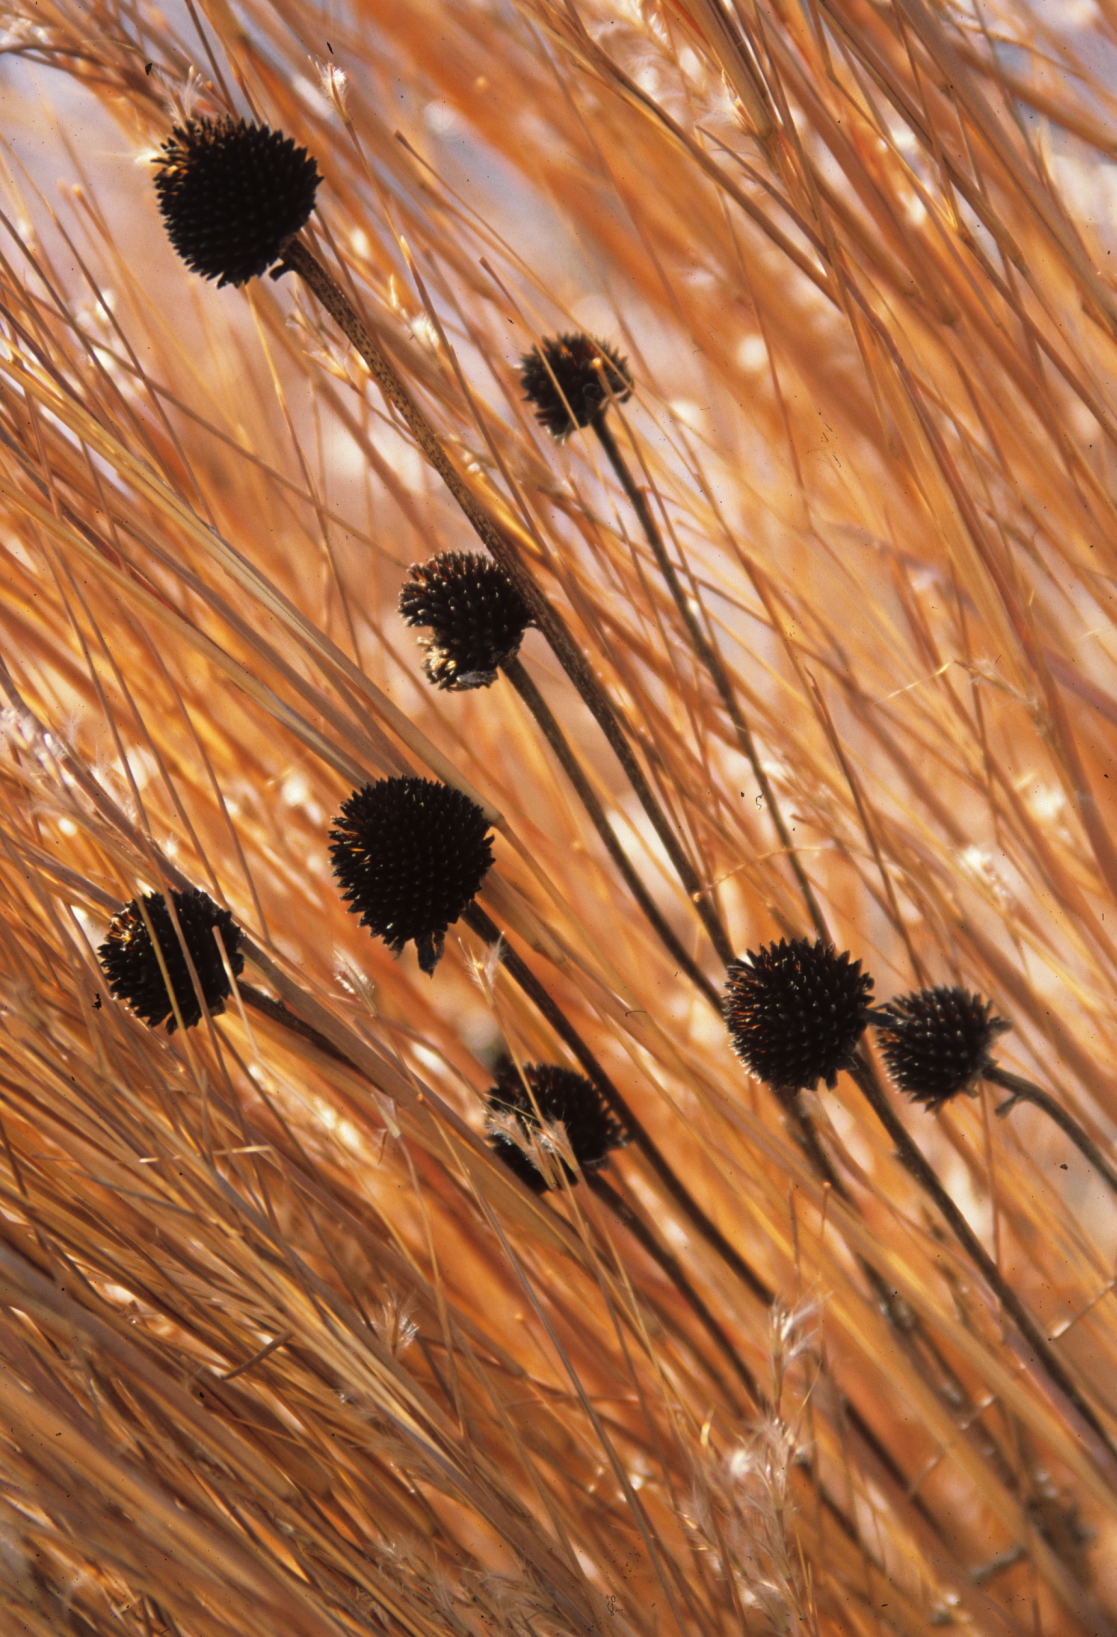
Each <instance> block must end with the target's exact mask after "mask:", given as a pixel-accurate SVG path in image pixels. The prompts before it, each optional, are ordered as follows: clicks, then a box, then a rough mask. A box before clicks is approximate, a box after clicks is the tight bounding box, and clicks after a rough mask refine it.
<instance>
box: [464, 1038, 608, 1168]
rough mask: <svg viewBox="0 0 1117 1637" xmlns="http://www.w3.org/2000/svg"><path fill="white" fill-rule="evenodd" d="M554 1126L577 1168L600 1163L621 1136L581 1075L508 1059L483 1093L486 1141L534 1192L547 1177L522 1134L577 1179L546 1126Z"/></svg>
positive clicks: (589, 1084)
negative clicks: (562, 1135)
mask: <svg viewBox="0 0 1117 1637" xmlns="http://www.w3.org/2000/svg"><path fill="white" fill-rule="evenodd" d="M554 1126H561V1127H562V1129H563V1132H564V1133H565V1136H566V1142H567V1143H568V1144H569V1147H570V1152H571V1153H572V1154H573V1156H574V1158H575V1159H576V1160H577V1162H578V1164H579V1166H580V1167H581V1168H582V1170H583V1171H593V1170H596V1169H597V1168H598V1167H599V1166H602V1165H604V1164H605V1162H606V1160H607V1159H608V1157H609V1153H610V1151H611V1150H612V1149H614V1148H619V1147H621V1146H622V1145H623V1143H624V1142H625V1140H626V1139H625V1135H624V1131H623V1129H622V1127H621V1126H620V1124H619V1122H618V1121H617V1120H616V1118H615V1117H614V1115H613V1114H612V1113H611V1112H610V1110H609V1109H608V1107H607V1106H606V1104H605V1103H604V1101H603V1100H602V1097H601V1093H600V1092H599V1091H598V1089H597V1087H596V1086H595V1085H593V1084H592V1082H591V1081H589V1080H587V1079H585V1077H584V1076H583V1075H581V1074H575V1073H574V1071H573V1069H564V1068H559V1067H557V1066H556V1065H555V1064H553V1063H525V1064H524V1065H523V1069H522V1073H521V1071H520V1070H518V1069H517V1068H516V1065H515V1064H514V1063H510V1062H505V1063H503V1064H502V1065H501V1067H500V1069H499V1070H498V1074H497V1083H496V1085H495V1086H493V1087H492V1089H491V1090H490V1092H489V1122H488V1136H489V1142H490V1143H491V1145H492V1147H493V1149H494V1151H495V1152H496V1153H497V1154H498V1155H499V1156H500V1158H501V1159H502V1160H503V1161H504V1163H505V1165H507V1166H508V1168H509V1169H510V1170H512V1171H515V1173H516V1175H517V1176H518V1177H519V1178H520V1180H521V1182H525V1183H526V1184H527V1186H528V1187H529V1188H531V1189H532V1190H533V1191H534V1192H535V1193H537V1194H542V1193H545V1192H546V1190H547V1189H548V1188H549V1187H550V1186H551V1182H550V1179H549V1178H548V1177H547V1176H546V1175H545V1174H544V1173H543V1171H541V1170H540V1168H539V1166H538V1165H536V1164H535V1162H534V1160H533V1159H532V1158H531V1155H530V1154H529V1153H528V1152H527V1151H526V1150H525V1147H524V1141H526V1140H527V1139H531V1140H532V1141H534V1142H535V1143H537V1144H538V1146H539V1147H540V1148H541V1149H542V1150H543V1151H544V1152H545V1153H547V1154H549V1155H552V1156H553V1158H554V1161H555V1164H556V1165H561V1167H562V1170H563V1173H564V1174H565V1176H566V1179H567V1181H568V1182H571V1183H575V1182H577V1180H578V1176H577V1173H576V1172H574V1171H572V1170H571V1168H570V1166H569V1165H568V1164H567V1163H566V1162H565V1161H564V1160H562V1159H561V1157H560V1154H559V1149H558V1145H557V1144H556V1142H555V1139H554V1136H553V1134H552V1133H551V1132H550V1131H549V1130H548V1128H549V1127H554ZM510 1127H513V1128H515V1129H510ZM517 1138H521V1139H523V1140H524V1141H518V1140H517Z"/></svg>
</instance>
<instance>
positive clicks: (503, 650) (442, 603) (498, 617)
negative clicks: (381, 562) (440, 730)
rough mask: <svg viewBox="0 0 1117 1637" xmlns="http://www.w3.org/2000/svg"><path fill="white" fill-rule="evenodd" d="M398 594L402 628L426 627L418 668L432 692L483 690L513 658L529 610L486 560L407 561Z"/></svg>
mask: <svg viewBox="0 0 1117 1637" xmlns="http://www.w3.org/2000/svg"><path fill="white" fill-rule="evenodd" d="M408 575H409V578H408V580H407V581H406V583H405V584H404V587H403V589H402V591H401V592H400V594H399V611H400V613H401V614H402V615H403V617H404V619H405V620H406V622H407V624H408V625H414V626H428V627H429V628H430V633H431V634H430V636H429V637H427V638H425V639H424V640H423V646H424V648H425V649H426V658H425V660H424V661H423V669H424V671H425V672H426V673H427V676H428V678H429V679H430V681H431V682H433V683H434V685H435V687H436V688H454V689H464V688H487V687H488V686H489V685H490V683H492V682H495V681H496V674H497V671H498V670H499V669H500V667H501V666H502V665H504V664H505V663H506V662H507V661H508V660H510V659H515V657H516V655H517V653H518V652H519V648H520V643H521V641H522V640H523V635H524V631H525V630H526V629H527V627H528V626H529V625H530V624H531V609H530V608H529V607H528V605H527V603H526V602H525V601H524V599H523V597H522V596H521V595H520V593H519V592H518V591H517V589H516V587H515V586H514V585H513V584H512V581H511V580H510V579H509V578H508V576H507V574H506V573H505V572H504V570H503V569H502V568H501V566H500V564H499V563H494V561H493V560H492V558H491V557H485V556H483V555H482V553H480V552H467V551H444V552H441V553H440V554H439V555H438V556H437V557H432V558H431V559H430V561H429V562H426V563H412V565H411V567H410V569H409V570H408Z"/></svg>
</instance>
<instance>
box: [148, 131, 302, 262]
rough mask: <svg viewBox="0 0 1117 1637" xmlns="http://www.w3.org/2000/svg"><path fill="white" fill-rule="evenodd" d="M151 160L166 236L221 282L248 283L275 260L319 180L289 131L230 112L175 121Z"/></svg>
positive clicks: (186, 257) (298, 225)
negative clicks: (222, 114)
mask: <svg viewBox="0 0 1117 1637" xmlns="http://www.w3.org/2000/svg"><path fill="white" fill-rule="evenodd" d="M155 163H156V166H157V167H158V169H157V172H156V176H155V191H156V193H157V195H158V197H159V210H160V213H161V215H162V217H163V223H164V226H165V227H166V229H167V234H168V236H169V238H170V241H171V243H172V244H173V245H174V247H175V249H176V250H177V251H178V253H179V255H180V256H181V257H182V259H183V261H184V262H185V263H186V265H187V267H189V268H191V270H192V271H193V272H195V273H200V274H201V275H202V277H203V278H207V279H216V280H217V282H218V284H219V285H221V284H247V282H248V280H249V279H253V278H257V277H259V275H260V274H261V273H266V272H267V270H268V268H269V267H271V266H272V264H273V263H274V262H277V261H278V260H279V258H280V256H281V255H282V254H283V251H284V249H285V248H286V245H287V243H288V241H289V240H291V239H293V238H294V236H295V234H296V233H297V232H298V231H299V229H300V228H301V227H303V226H305V224H306V222H307V220H308V218H309V216H310V213H311V211H312V210H313V209H314V195H315V193H316V192H317V189H318V184H319V182H320V181H321V177H320V176H319V174H318V166H317V165H316V164H315V162H314V160H313V159H312V158H311V156H310V155H309V154H308V153H307V151H306V149H305V148H300V147H299V146H298V144H297V143H296V142H295V141H294V140H293V139H292V138H291V137H289V136H284V135H283V133H282V132H281V131H272V130H269V128H268V127H267V126H266V125H254V124H252V123H250V122H249V121H248V120H244V119H233V118H231V117H229V116H226V117H224V118H222V119H191V120H188V121H187V123H186V124H185V125H176V126H175V128H174V130H173V131H172V132H171V134H170V136H169V137H168V138H167V140H166V142H164V144H163V151H162V153H161V154H160V156H159V158H158V159H157V160H156V161H155Z"/></svg>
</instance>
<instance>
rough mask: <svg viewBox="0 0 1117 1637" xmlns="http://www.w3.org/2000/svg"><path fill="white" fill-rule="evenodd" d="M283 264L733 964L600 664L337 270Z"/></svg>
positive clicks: (310, 263)
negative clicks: (554, 672)
mask: <svg viewBox="0 0 1117 1637" xmlns="http://www.w3.org/2000/svg"><path fill="white" fill-rule="evenodd" d="M280 267H281V269H282V270H283V271H288V270H289V271H291V272H295V273H298V275H299V277H300V278H302V279H303V280H304V282H305V283H306V284H307V285H308V286H309V288H310V289H311V290H312V291H313V293H314V294H315V296H317V298H318V299H319V301H321V303H322V305H323V306H324V307H325V309H326V311H327V312H328V313H329V314H330V316H331V318H333V320H334V322H335V323H336V324H337V326H338V328H339V329H340V330H341V331H342V333H343V334H344V335H345V337H346V338H347V340H348V341H349V342H351V344H352V345H353V346H354V347H355V348H356V350H357V351H358V352H359V353H360V355H361V357H362V358H363V359H364V361H365V363H366V364H367V365H368V368H369V371H370V373H371V375H372V377H373V379H374V380H375V382H376V384H377V386H378V387H379V388H380V390H381V392H382V393H383V394H384V396H385V398H386V399H387V400H388V402H389V403H390V404H391V405H392V407H393V408H394V409H395V410H396V411H397V412H398V413H399V415H400V417H401V419H402V420H403V421H404V423H405V424H406V426H407V427H408V429H409V431H410V432H411V433H412V435H413V436H414V438H415V440H416V442H417V443H418V445H419V447H420V449H421V450H422V452H423V454H424V455H425V456H426V458H427V460H428V461H429V462H430V464H431V466H432V467H433V468H434V470H435V471H436V472H437V473H438V475H439V477H441V479H442V481H443V482H444V483H445V484H446V487H447V488H448V489H449V491H450V493H451V494H452V495H453V497H454V499H455V500H456V501H457V503H458V505H459V507H460V508H461V510H462V512H463V513H464V514H465V517H466V518H467V519H468V521H469V523H470V524H471V525H472V527H473V529H474V532H475V533H476V535H477V537H478V539H479V540H480V541H481V543H482V545H484V546H485V547H486V549H487V550H488V551H489V552H490V553H491V555H492V556H493V557H494V558H495V560H496V561H497V562H498V563H499V564H500V566H501V568H502V569H503V570H504V572H505V573H506V574H507V575H508V577H509V579H510V580H511V581H512V583H513V584H514V585H515V586H516V589H517V590H518V591H519V592H520V594H521V596H522V597H523V598H524V600H525V602H526V603H527V605H528V607H529V608H530V609H531V616H532V620H533V622H534V623H535V625H537V626H538V628H539V630H540V631H541V632H542V633H543V635H544V637H545V638H546V640H547V642H548V643H549V644H550V646H551V648H552V650H553V652H554V654H555V657H556V659H557V660H558V662H559V664H560V665H561V666H562V668H563V670H564V671H565V672H566V675H567V676H568V677H569V679H570V681H571V683H572V684H573V686H574V687H575V688H576V689H577V691H578V693H579V695H580V696H581V699H582V701H583V703H584V704H585V706H586V708H587V709H588V710H589V712H590V714H591V715H592V716H593V718H594V720H595V721H596V722H597V724H598V726H599V728H600V729H601V731H602V733H603V734H604V735H605V738H606V740H607V741H608V743H609V746H610V748H611V750H612V751H613V754H614V755H615V756H616V758H617V760H618V761H619V762H620V764H621V767H622V768H623V770H624V774H625V777H626V778H627V779H628V782H629V784H630V785H631V786H632V790H633V793H634V795H635V796H636V799H637V800H638V801H639V803H640V805H641V807H642V808H643V809H644V812H645V813H646V814H647V817H648V821H649V823H650V824H651V825H652V828H653V829H654V830H655V833H656V835H657V836H658V837H659V839H660V842H661V843H662V845H663V848H664V851H665V852H666V854H667V856H668V858H669V859H670V860H671V864H672V866H673V868H674V869H675V872H676V874H677V875H678V877H679V880H680V882H681V883H682V886H683V888H684V889H685V891H686V893H687V895H688V897H689V898H690V900H691V902H692V903H693V904H694V907H695V911H696V913H697V915H698V917H699V919H700V920H701V922H702V925H703V926H704V927H705V929H706V933H707V935H708V937H709V939H710V942H711V943H712V944H713V946H714V949H715V950H716V952H717V954H718V957H719V959H720V960H721V961H722V962H723V963H724V964H725V965H726V966H728V964H729V962H730V961H731V960H732V958H733V950H732V945H731V944H730V942H729V938H728V936H727V934H726V931H725V928H724V927H723V926H722V924H721V921H720V919H719V918H718V915H717V913H716V911H715V909H714V906H713V904H712V903H711V901H710V898H709V894H708V891H707V889H706V887H704V886H703V884H702V882H701V881H700V879H699V877H698V873H697V871H696V870H695V867H694V865H693V864H692V862H691V860H690V859H689V858H688V856H687V854H686V851H685V849H684V848H683V846H682V844H681V842H680V841H679V838H678V836H677V835H676V834H675V831H674V829H673V828H672V826H671V824H670V822H669V821H668V818H667V815H666V813H665V812H664V811H663V808H662V806H661V805H660V803H659V802H658V801H657V799H656V797H655V794H654V792H653V790H652V788H651V785H650V784H649V782H648V779H647V777H646V775H645V773H644V771H643V769H642V768H641V766H640V764H639V762H638V761H637V759H636V756H635V754H634V753H633V750H632V746H631V745H630V743H629V741H628V737H627V735H626V732H625V730H624V728H623V726H622V724H621V719H620V715H619V713H618V712H617V710H616V708H615V706H614V705H613V703H612V701H611V700H610V699H609V697H608V695H607V694H606V692H605V690H604V688H602V686H601V684H600V682H599V681H598V679H597V677H596V676H595V675H594V672H593V668H592V667H591V665H590V664H589V662H588V661H587V659H586V657H585V655H584V654H583V653H582V651H581V649H580V648H579V647H578V645H577V643H576V642H575V641H574V638H573V636H572V635H571V633H570V630H569V627H568V626H567V624H566V621H565V620H564V619H563V617H562V615H561V614H560V613H559V611H558V610H557V609H556V608H555V607H554V606H553V604H552V603H551V602H549V601H548V599H547V598H546V597H545V596H544V595H543V593H542V591H540V589H539V587H538V586H537V585H536V583H535V581H534V579H533V578H532V576H531V575H530V574H529V573H528V571H527V569H525V567H524V566H523V563H522V562H521V560H520V554H519V552H518V551H517V549H516V547H515V544H514V543H513V540H512V538H511V535H510V534H509V533H508V531H507V530H506V529H505V528H504V527H503V526H502V525H501V524H500V523H499V522H498V521H497V519H496V518H495V517H493V515H492V513H491V512H490V511H489V510H488V509H487V507H485V506H484V505H483V504H482V502H481V501H480V500H479V499H478V498H477V496H476V494H474V492H473V490H472V489H471V488H470V486H469V484H468V483H467V481H466V480H465V478H464V477H463V476H462V474H461V473H460V472H459V471H458V469H457V467H456V466H455V465H454V462H453V461H452V460H451V459H450V457H449V455H448V454H447V453H446V449H445V446H444V444H443V442H442V439H441V438H440V437H439V435H438V433H437V432H436V431H435V429H434V427H433V426H432V425H431V423H430V421H429V420H428V419H427V416H426V415H425V414H424V412H423V410H422V409H421V408H420V407H419V405H418V403H417V402H416V401H415V399H414V397H413V396H412V394H411V392H410V391H409V390H408V388H407V386H406V384H405V383H404V381H403V379H402V377H401V375H400V373H399V371H398V370H397V369H396V366H395V365H394V364H393V363H392V361H391V359H390V358H389V357H388V356H387V354H386V353H385V351H384V349H383V348H382V347H381V345H380V343H379V342H378V341H377V339H376V337H375V336H374V335H373V333H372V331H371V330H370V328H369V326H368V325H367V324H366V323H365V321H364V319H363V318H362V317H361V315H360V314H359V313H358V312H357V310H356V308H355V307H354V306H353V304H352V302H351V301H350V300H349V297H348V296H347V295H346V294H345V291H344V290H343V289H342V288H341V286H340V285H339V284H338V282H337V280H336V279H335V278H334V277H333V275H332V274H331V273H330V272H329V271H328V270H327V269H326V268H325V267H324V266H323V265H322V263H321V262H320V261H319V260H318V258H317V256H315V254H314V252H313V251H312V250H311V249H310V247H309V245H308V244H307V243H306V241H305V240H304V239H302V238H301V237H299V236H297V235H296V237H295V238H294V239H292V240H291V241H290V242H289V244H288V245H287V247H286V249H285V250H284V253H283V259H282V262H281V263H280Z"/></svg>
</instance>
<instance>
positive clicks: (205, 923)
mask: <svg viewBox="0 0 1117 1637" xmlns="http://www.w3.org/2000/svg"><path fill="white" fill-rule="evenodd" d="M171 898H172V901H173V903H174V907H175V914H176V915H177V917H178V928H177V929H176V927H175V924H174V921H173V919H172V917H171V912H170V909H169V908H168V907H167V900H166V899H165V898H164V896H163V894H162V893H161V892H149V893H145V894H144V895H143V898H142V899H135V898H133V899H132V900H131V902H130V903H127V904H125V905H124V908H123V909H121V910H118V911H117V913H116V914H115V915H114V916H113V918H112V922H111V924H110V926H109V931H108V937H107V938H106V939H105V941H104V943H103V944H102V945H101V947H100V948H99V949H98V951H97V958H98V960H99V961H100V963H101V970H102V971H103V972H104V974H105V978H106V980H107V982H108V986H109V989H110V990H111V992H112V994H113V995H115V997H116V999H117V1000H122V1001H125V1002H126V1003H127V1004H128V1005H129V1006H130V1007H131V1008H132V1010H133V1011H134V1012H135V1013H136V1014H137V1016H139V1017H141V1018H142V1019H143V1020H144V1022H145V1023H147V1024H149V1025H150V1027H151V1028H153V1029H154V1028H156V1027H157V1026H158V1025H159V1024H160V1023H162V1022H163V1019H164V1018H166V1019H167V1033H168V1034H173V1032H174V1030H175V1028H176V1027H177V1022H176V1018H175V1006H176V1005H177V1007H178V1012H179V1016H180V1017H181V1019H182V1022H183V1025H184V1027H185V1028H187V1029H189V1028H192V1027H193V1026H194V1024H195V1023H197V1022H199V1021H200V1019H201V1016H202V1005H201V1000H204V1001H205V1005H206V1008H207V1010H208V1011H209V1012H211V1013H216V1012H223V1011H224V1010H225V1001H226V1000H227V999H228V996H229V992H230V985H229V976H228V972H227V971H226V967H225V962H224V961H223V960H222V958H221V951H220V950H219V949H218V947H217V943H216V942H215V940H214V932H215V931H216V933H217V935H218V937H219V938H220V940H221V944H222V946H223V948H224V950H225V956H226V959H227V961H228V965H229V969H230V970H231V971H232V972H233V973H234V974H237V973H239V972H241V971H242V970H243V967H244V956H243V955H242V954H241V953H240V950H239V948H238V945H239V943H240V928H239V927H238V926H237V924H236V922H235V921H234V920H233V917H232V916H231V915H230V914H229V911H228V910H227V909H222V908H221V906H220V904H215V903H214V901H213V899H212V898H210V896H209V895H208V893H204V892H202V891H201V890H200V888H198V887H189V888H187V889H186V890H185V891H184V892H179V891H175V892H172V893H171ZM141 904H142V909H141ZM149 928H150V930H149ZM180 932H181V935H182V936H181V939H180V937H179V933H180ZM153 933H154V937H155V941H154V943H153V942H152V934H153ZM184 944H185V946H186V949H187V950H189V952H190V961H191V962H192V963H193V966H194V973H195V975H196V976H197V982H198V987H197V989H196V988H195V986H194V977H193V976H191V972H190V965H189V964H188V962H187V959H186V955H185V954H184V953H183V945H184ZM156 945H158V949H159V954H161V955H162V957H163V965H164V966H165V967H166V970H167V977H168V978H169V979H170V984H171V987H170V990H168V988H167V984H166V981H165V979H164V977H163V972H162V969H161V968H160V965H159V955H157V954H156ZM199 993H200V996H201V1000H200V999H199ZM172 994H173V995H174V1002H173V1003H172V1000H171V995H172Z"/></svg>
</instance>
